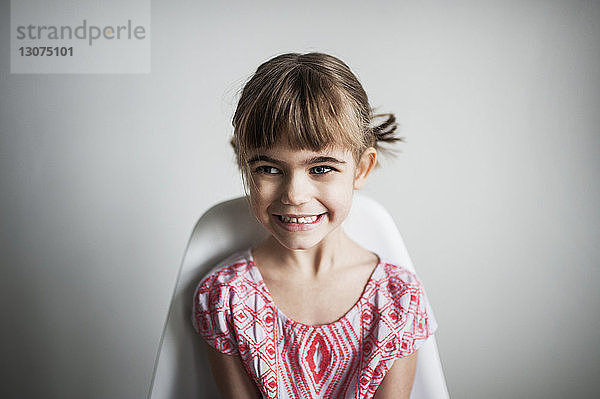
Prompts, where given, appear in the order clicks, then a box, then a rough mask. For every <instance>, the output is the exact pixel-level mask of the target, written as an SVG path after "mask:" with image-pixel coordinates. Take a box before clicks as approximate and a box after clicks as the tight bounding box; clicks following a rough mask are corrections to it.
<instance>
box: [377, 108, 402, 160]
mask: <svg viewBox="0 0 600 399" xmlns="http://www.w3.org/2000/svg"><path fill="white" fill-rule="evenodd" d="M379 118H386V119H385V120H384V121H383V122H381V123H379V124H376V125H373V122H374V121H375V120H376V119H379ZM371 125H372V126H371V134H372V137H373V141H374V143H373V146H374V147H375V149H376V150H377V151H383V152H390V153H392V155H395V152H397V151H399V150H398V149H396V148H389V147H387V146H386V147H383V146H381V143H386V144H393V143H395V142H397V141H400V142H404V137H398V136H397V135H396V133H397V132H396V129H397V128H398V123H397V122H396V117H395V116H394V114H392V113H385V114H372V116H371Z"/></svg>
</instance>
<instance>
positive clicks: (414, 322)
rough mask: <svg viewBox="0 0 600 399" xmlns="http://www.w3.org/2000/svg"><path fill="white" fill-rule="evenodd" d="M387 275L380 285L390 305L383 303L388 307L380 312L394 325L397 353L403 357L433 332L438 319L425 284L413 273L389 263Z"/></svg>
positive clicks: (419, 345) (412, 351) (417, 347)
mask: <svg viewBox="0 0 600 399" xmlns="http://www.w3.org/2000/svg"><path fill="white" fill-rule="evenodd" d="M386 276H387V279H386V281H385V283H384V284H383V286H382V289H383V290H384V294H385V297H386V298H389V299H387V300H390V301H391V302H392V304H391V306H389V307H387V306H388V305H386V308H387V309H388V310H387V311H385V312H383V317H384V318H385V320H386V322H387V324H388V325H392V326H393V327H392V329H393V330H394V336H395V341H396V342H395V344H394V345H393V347H395V348H396V352H397V353H396V357H406V356H408V355H410V354H412V353H414V352H415V351H416V350H418V349H419V348H420V347H421V346H422V345H423V344H424V343H425V341H427V338H429V337H430V336H431V335H433V334H434V332H435V331H436V330H437V322H436V320H435V317H434V315H433V310H432V308H431V305H430V304H429V300H428V298H427V295H426V293H425V288H424V287H423V285H422V284H421V282H420V281H419V279H418V277H417V276H416V274H414V273H412V272H410V271H408V270H406V269H404V268H402V267H399V266H394V265H390V264H388V265H387V266H386ZM384 304H385V302H384ZM380 306H381V305H380Z"/></svg>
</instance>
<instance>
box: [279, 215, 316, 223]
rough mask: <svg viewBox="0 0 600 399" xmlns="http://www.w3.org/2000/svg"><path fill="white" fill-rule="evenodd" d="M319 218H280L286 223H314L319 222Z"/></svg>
mask: <svg viewBox="0 0 600 399" xmlns="http://www.w3.org/2000/svg"><path fill="white" fill-rule="evenodd" d="M317 217H318V216H305V217H302V218H291V217H287V216H281V215H280V216H279V219H281V221H282V222H284V223H314V222H315V221H316V220H317Z"/></svg>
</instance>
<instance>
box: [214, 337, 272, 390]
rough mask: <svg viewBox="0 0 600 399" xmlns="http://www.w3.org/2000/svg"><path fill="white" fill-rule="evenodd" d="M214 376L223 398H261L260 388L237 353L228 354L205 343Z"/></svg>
mask: <svg viewBox="0 0 600 399" xmlns="http://www.w3.org/2000/svg"><path fill="white" fill-rule="evenodd" d="M204 347H205V348H206V354H207V355H208V362H209V363H210V369H211V371H212V374H213V377H214V379H215V382H216V384H217V388H219V392H221V396H222V397H223V399H256V398H260V393H259V391H258V388H257V387H256V385H255V384H254V382H253V381H252V379H250V377H249V376H248V373H246V370H245V369H244V366H243V365H242V360H241V359H240V357H239V356H237V355H233V356H232V355H226V354H224V353H221V352H219V351H218V350H216V349H215V348H213V347H212V346H210V345H208V344H207V343H206V342H205V343H204Z"/></svg>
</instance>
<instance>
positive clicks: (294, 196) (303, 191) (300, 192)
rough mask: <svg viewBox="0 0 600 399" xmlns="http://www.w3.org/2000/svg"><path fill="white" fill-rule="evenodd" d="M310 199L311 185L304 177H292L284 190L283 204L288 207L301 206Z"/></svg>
mask: <svg viewBox="0 0 600 399" xmlns="http://www.w3.org/2000/svg"><path fill="white" fill-rule="evenodd" d="M309 199H310V185H309V184H308V182H307V181H306V179H305V178H303V177H302V176H298V175H297V174H296V175H291V176H290V177H288V178H287V180H286V182H285V185H284V186H283V188H282V194H281V202H283V203H284V204H286V205H300V204H304V203H306V202H308V201H309Z"/></svg>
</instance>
